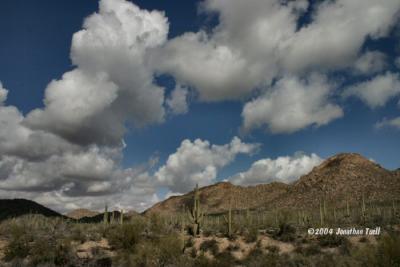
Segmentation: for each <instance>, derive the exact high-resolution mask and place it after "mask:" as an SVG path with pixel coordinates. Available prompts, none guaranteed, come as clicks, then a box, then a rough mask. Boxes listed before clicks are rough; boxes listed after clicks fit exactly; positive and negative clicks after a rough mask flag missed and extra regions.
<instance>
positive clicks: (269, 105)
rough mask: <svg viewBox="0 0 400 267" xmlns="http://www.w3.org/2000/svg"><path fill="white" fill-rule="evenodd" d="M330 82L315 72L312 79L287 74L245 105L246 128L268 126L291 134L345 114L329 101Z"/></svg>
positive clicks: (244, 122) (244, 119)
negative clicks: (287, 75)
mask: <svg viewBox="0 0 400 267" xmlns="http://www.w3.org/2000/svg"><path fill="white" fill-rule="evenodd" d="M332 90H333V88H331V84H330V83H329V82H328V81H327V79H326V77H324V76H321V75H318V74H314V75H311V76H310V78H309V79H307V80H304V79H303V80H302V79H299V78H297V77H284V78H282V79H281V80H279V81H277V83H276V84H275V85H274V86H273V87H272V88H271V90H269V91H267V92H266V93H264V94H263V95H261V96H259V97H258V98H256V99H254V100H252V101H250V102H248V103H246V105H245V106H244V108H243V112H242V117H243V130H244V131H245V132H248V131H250V130H252V129H254V128H260V127H263V126H266V127H267V129H268V130H269V131H271V132H272V133H292V132H295V131H297V130H300V129H302V128H305V127H307V126H310V125H316V126H321V125H325V124H327V123H329V122H330V121H332V120H334V119H337V118H339V117H341V116H343V111H342V109H341V108H340V107H339V106H337V105H335V104H333V103H331V102H330V100H329V97H330V94H331V91H332Z"/></svg>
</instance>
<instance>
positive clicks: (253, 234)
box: [244, 227, 258, 243]
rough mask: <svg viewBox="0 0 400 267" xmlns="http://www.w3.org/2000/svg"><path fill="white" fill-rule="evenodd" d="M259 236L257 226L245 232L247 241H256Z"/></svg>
mask: <svg viewBox="0 0 400 267" xmlns="http://www.w3.org/2000/svg"><path fill="white" fill-rule="evenodd" d="M257 238H258V229H257V227H250V228H249V229H248V230H247V231H245V232H244V240H245V241H246V242H247V243H252V242H256V241H257Z"/></svg>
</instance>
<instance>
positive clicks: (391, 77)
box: [343, 72, 400, 108]
mask: <svg viewBox="0 0 400 267" xmlns="http://www.w3.org/2000/svg"><path fill="white" fill-rule="evenodd" d="M398 94H400V80H399V75H398V74H395V73H391V72H387V73H385V74H382V75H378V76H375V77H373V78H372V79H369V80H367V81H364V82H361V83H359V84H355V85H352V86H350V87H349V88H347V89H346V90H345V91H344V93H343V95H344V96H345V97H349V96H356V97H358V98H360V99H361V100H362V101H364V102H365V104H367V105H368V106H369V107H370V108H377V107H382V106H383V105H385V104H386V102H387V101H388V100H389V99H390V98H392V97H394V96H396V95H398Z"/></svg>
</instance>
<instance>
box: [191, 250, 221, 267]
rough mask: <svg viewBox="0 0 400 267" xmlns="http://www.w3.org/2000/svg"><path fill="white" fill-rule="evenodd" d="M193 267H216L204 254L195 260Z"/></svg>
mask: <svg viewBox="0 0 400 267" xmlns="http://www.w3.org/2000/svg"><path fill="white" fill-rule="evenodd" d="M193 266H196V267H218V265H217V264H216V262H215V261H214V260H210V259H209V258H207V257H206V256H205V255H204V253H201V254H200V255H199V256H198V257H197V258H196V259H195V260H194V264H193Z"/></svg>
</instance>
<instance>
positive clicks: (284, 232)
mask: <svg viewBox="0 0 400 267" xmlns="http://www.w3.org/2000/svg"><path fill="white" fill-rule="evenodd" d="M273 237H274V238H275V239H277V240H280V241H283V242H291V241H294V240H295V239H296V228H294V227H293V226H292V225H290V224H288V223H285V222H282V223H280V224H279V230H278V231H277V232H276V233H274V234H273Z"/></svg>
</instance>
